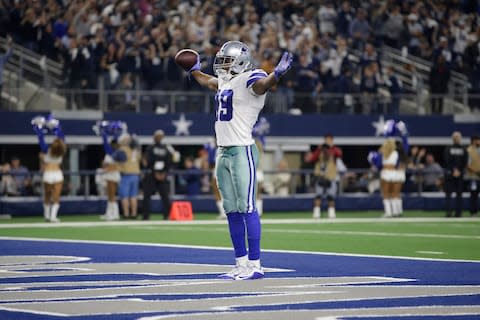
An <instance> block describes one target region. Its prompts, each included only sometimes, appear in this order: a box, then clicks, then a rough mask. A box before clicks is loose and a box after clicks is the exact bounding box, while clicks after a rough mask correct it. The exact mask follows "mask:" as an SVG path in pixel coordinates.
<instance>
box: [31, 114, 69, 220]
mask: <svg viewBox="0 0 480 320" xmlns="http://www.w3.org/2000/svg"><path fill="white" fill-rule="evenodd" d="M31 123H32V126H33V130H34V131H35V133H36V134H37V137H38V143H39V145H40V155H39V157H40V170H41V171H43V176H42V182H43V191H44V192H43V217H44V218H45V221H49V222H59V221H60V220H59V219H58V218H57V214H58V209H59V208H60V194H61V192H62V187H63V172H62V169H61V164H62V161H63V156H64V155H65V153H66V151H67V147H66V144H65V136H64V134H63V131H62V129H61V127H60V122H59V121H58V120H57V119H55V118H53V117H52V116H51V115H49V116H48V117H47V118H44V117H41V116H39V117H35V118H33V120H32V122H31ZM46 133H52V134H54V135H55V138H54V139H53V141H52V143H51V144H50V146H48V145H47V144H46V142H45V134H46Z"/></svg>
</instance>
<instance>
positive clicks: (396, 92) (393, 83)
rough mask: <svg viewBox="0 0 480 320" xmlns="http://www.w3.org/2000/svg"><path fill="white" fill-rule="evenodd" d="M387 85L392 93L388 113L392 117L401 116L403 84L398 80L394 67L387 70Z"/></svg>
mask: <svg viewBox="0 0 480 320" xmlns="http://www.w3.org/2000/svg"><path fill="white" fill-rule="evenodd" d="M385 84H386V86H387V88H388V91H389V93H390V104H389V105H388V110H387V113H388V114H390V115H399V114H400V100H401V94H402V82H401V81H400V79H398V77H397V75H396V74H395V71H394V70H393V67H392V66H389V67H388V68H387V72H386V74H385Z"/></svg>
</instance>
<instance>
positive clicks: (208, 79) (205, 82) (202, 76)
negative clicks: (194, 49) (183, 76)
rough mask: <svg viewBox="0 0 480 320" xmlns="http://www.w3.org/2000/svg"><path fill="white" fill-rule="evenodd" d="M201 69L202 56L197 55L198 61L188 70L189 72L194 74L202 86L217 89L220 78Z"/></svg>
mask: <svg viewBox="0 0 480 320" xmlns="http://www.w3.org/2000/svg"><path fill="white" fill-rule="evenodd" d="M200 69H201V64H200V57H199V56H197V63H195V65H194V66H193V67H192V68H191V69H190V70H188V74H189V75H192V76H193V77H194V78H195V80H197V82H198V83H199V84H200V85H201V86H202V87H206V88H208V89H210V90H214V91H217V90H218V79H217V78H215V77H213V76H211V75H209V74H206V73H203V72H202V71H201V70H200Z"/></svg>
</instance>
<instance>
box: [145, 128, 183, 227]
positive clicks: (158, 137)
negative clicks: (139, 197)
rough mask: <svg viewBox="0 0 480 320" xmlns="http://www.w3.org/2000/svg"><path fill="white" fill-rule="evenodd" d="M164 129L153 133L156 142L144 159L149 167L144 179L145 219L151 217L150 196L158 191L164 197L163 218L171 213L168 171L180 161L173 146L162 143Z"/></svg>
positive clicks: (146, 166) (166, 217)
mask: <svg viewBox="0 0 480 320" xmlns="http://www.w3.org/2000/svg"><path fill="white" fill-rule="evenodd" d="M164 135H165V134H164V132H163V130H157V131H155V133H154V134H153V141H154V144H153V145H152V146H150V147H149V148H148V149H147V151H146V152H145V154H144V157H143V159H142V164H143V166H144V167H145V168H146V169H148V173H146V174H145V178H144V180H143V220H148V219H150V209H151V207H150V198H151V196H152V194H154V193H155V192H156V191H158V193H159V194H160V197H161V199H162V209H163V219H164V220H167V219H168V216H169V214H170V207H171V201H170V184H169V181H168V172H169V171H170V169H171V167H172V165H173V163H174V162H178V160H179V154H178V152H176V151H175V150H174V149H173V148H172V146H170V145H165V144H163V143H162V140H163V137H164Z"/></svg>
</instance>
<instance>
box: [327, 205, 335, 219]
mask: <svg viewBox="0 0 480 320" xmlns="http://www.w3.org/2000/svg"><path fill="white" fill-rule="evenodd" d="M328 217H329V218H330V219H333V218H336V217H337V215H336V214H335V208H334V207H329V208H328Z"/></svg>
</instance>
